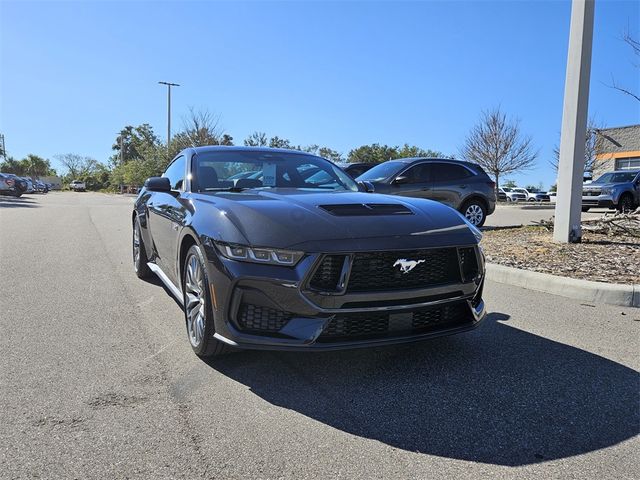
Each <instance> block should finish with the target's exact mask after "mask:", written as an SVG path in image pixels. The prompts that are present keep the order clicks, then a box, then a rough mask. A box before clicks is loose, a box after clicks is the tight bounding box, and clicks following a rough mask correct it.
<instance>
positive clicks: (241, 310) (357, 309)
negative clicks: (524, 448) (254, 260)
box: [205, 248, 486, 350]
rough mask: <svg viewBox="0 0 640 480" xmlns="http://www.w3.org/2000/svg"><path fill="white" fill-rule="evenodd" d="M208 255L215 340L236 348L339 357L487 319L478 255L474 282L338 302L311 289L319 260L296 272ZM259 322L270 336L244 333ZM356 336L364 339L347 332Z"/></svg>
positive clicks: (466, 327)
mask: <svg viewBox="0 0 640 480" xmlns="http://www.w3.org/2000/svg"><path fill="white" fill-rule="evenodd" d="M205 251H206V256H207V258H208V260H209V262H208V266H209V277H210V279H211V283H212V285H213V286H215V289H212V303H213V310H214V319H215V330H216V338H217V339H218V340H220V341H222V342H225V343H227V344H229V345H232V346H234V347H239V348H247V349H272V350H336V349H345V348H358V347H371V346H376V345H390V344H397V343H405V342H415V341H420V340H425V339H428V338H434V337H439V336H443V335H451V334H455V333H461V332H464V331H468V330H471V329H473V328H475V327H477V326H478V325H479V323H480V322H481V321H482V320H483V318H484V317H485V315H486V311H485V304H484V301H483V300H482V287H483V284H484V260H483V259H482V254H481V252H480V251H479V250H478V251H477V254H478V259H479V262H480V263H481V266H480V269H479V273H478V275H477V276H476V277H475V278H474V279H472V280H471V281H467V282H460V283H454V284H448V285H439V286H434V287H430V288H422V289H411V290H399V291H393V292H367V293H345V294H340V295H328V294H321V293H317V292H312V291H310V290H308V289H307V287H306V285H307V280H308V276H309V275H308V273H309V272H310V271H311V270H312V269H313V268H314V265H316V264H317V262H318V258H319V255H309V256H307V257H305V258H304V259H303V260H302V261H301V262H300V263H299V264H298V265H297V266H296V267H295V268H287V267H278V266H270V265H256V264H247V263H244V262H237V261H233V260H228V259H225V258H221V257H219V256H218V255H217V254H216V252H215V250H214V249H206V248H205ZM247 306H249V307H247ZM247 308H249V309H250V310H249V313H247ZM247 315H249V316H248V317H247ZM283 315H285V317H283ZM241 316H242V321H241ZM266 317H268V318H266ZM247 318H248V319H249V323H247ZM283 318H284V319H283ZM416 318H418V319H425V318H426V319H427V323H425V324H424V325H423V326H421V327H420V328H414V327H413V325H415V324H416ZM434 319H435V320H437V321H433V320H434ZM254 320H256V324H259V325H260V326H264V325H266V326H267V327H268V328H269V329H268V331H267V330H263V331H261V330H260V329H255V328H247V325H250V326H251V325H253V323H252V322H253V321H254ZM430 322H431V323H430ZM381 328H386V330H384V331H381ZM340 329H342V330H340ZM356 330H357V331H358V332H364V333H363V334H356V335H348V334H346V333H345V332H353V331H356Z"/></svg>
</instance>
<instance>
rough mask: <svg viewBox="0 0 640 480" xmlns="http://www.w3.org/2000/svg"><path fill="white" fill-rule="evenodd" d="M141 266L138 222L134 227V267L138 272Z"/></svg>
mask: <svg viewBox="0 0 640 480" xmlns="http://www.w3.org/2000/svg"><path fill="white" fill-rule="evenodd" d="M139 265H140V227H139V226H138V223H137V222H136V224H135V226H134V227H133V266H134V267H135V269H136V270H138V266H139Z"/></svg>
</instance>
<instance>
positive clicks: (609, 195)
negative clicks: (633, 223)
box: [582, 170, 640, 212]
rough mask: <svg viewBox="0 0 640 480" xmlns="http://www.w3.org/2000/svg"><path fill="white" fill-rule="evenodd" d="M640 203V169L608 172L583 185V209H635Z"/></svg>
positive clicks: (585, 210) (584, 210)
mask: <svg viewBox="0 0 640 480" xmlns="http://www.w3.org/2000/svg"><path fill="white" fill-rule="evenodd" d="M639 205H640V170H617V171H615V172H607V173H605V174H603V175H602V176H600V177H599V178H598V179H597V180H594V181H593V182H591V183H589V184H585V185H583V186H582V211H583V212H588V211H589V209H590V208H593V207H605V208H615V209H617V210H618V211H621V212H622V211H630V210H634V209H635V208H637V207H638V206H639Z"/></svg>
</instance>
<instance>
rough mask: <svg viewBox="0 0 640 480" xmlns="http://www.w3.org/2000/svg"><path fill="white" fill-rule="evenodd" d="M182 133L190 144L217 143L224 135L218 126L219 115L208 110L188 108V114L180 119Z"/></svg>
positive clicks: (195, 145)
mask: <svg viewBox="0 0 640 480" xmlns="http://www.w3.org/2000/svg"><path fill="white" fill-rule="evenodd" d="M182 124H183V128H184V130H183V133H184V134H185V135H186V137H187V138H188V139H189V141H190V142H191V146H194V147H199V146H204V145H219V144H220V142H221V140H222V137H223V135H224V130H223V129H222V128H221V127H220V117H219V116H217V115H214V114H212V113H210V112H209V111H208V110H197V111H196V110H195V109H194V108H193V107H190V108H189V114H188V115H187V116H186V117H183V119H182Z"/></svg>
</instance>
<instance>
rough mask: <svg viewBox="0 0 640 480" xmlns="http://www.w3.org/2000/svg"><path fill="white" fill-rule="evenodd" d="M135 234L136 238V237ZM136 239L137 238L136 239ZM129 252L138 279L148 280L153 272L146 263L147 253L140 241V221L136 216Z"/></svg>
mask: <svg viewBox="0 0 640 480" xmlns="http://www.w3.org/2000/svg"><path fill="white" fill-rule="evenodd" d="M136 233H137V236H136ZM136 237H137V238H136ZM136 243H137V247H138V250H137V255H136ZM131 250H132V253H133V269H134V270H135V272H136V275H137V276H138V278H149V277H151V275H153V272H152V271H151V269H150V268H149V265H147V263H148V262H149V259H148V258H147V252H146V250H145V248H144V240H143V239H142V231H141V230H140V220H139V219H138V217H137V216H136V218H135V220H134V221H133V233H132V235H131Z"/></svg>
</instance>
